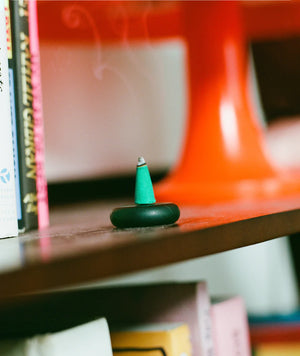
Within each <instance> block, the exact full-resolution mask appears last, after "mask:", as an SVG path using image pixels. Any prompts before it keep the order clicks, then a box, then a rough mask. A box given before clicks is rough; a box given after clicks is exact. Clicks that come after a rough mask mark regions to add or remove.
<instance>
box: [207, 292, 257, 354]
mask: <svg viewBox="0 0 300 356" xmlns="http://www.w3.org/2000/svg"><path fill="white" fill-rule="evenodd" d="M211 309H212V313H211V314H212V325H213V334H214V343H215V348H216V355H217V356H229V355H243V356H251V344H250V333H249V325H248V318H247V311H246V307H245V304H244V301H243V299H242V298H241V297H240V296H236V297H231V298H225V299H223V300H216V301H215V303H213V304H212V307H211Z"/></svg>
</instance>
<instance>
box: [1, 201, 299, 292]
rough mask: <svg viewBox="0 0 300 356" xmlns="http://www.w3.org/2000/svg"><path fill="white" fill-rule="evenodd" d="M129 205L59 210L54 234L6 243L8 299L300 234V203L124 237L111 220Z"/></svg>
mask: <svg viewBox="0 0 300 356" xmlns="http://www.w3.org/2000/svg"><path fill="white" fill-rule="evenodd" d="M124 204H125V202H99V203H88V204H87V203H84V204H78V205H73V206H64V207H57V208H54V209H52V211H51V228H49V229H47V230H44V231H40V232H38V231H35V232H31V233H28V234H24V235H22V236H20V237H18V238H11V239H4V240H1V241H0V251H1V255H2V256H5V257H6V258H5V259H3V258H1V260H2V265H0V295H1V297H2V298H3V299H5V298H6V297H9V296H13V295H18V294H20V293H34V292H37V291H46V290H47V289H51V288H58V287H66V286H71V285H74V284H77V283H84V282H93V281H99V280H103V279H104V278H109V277H113V276H120V275H122V274H126V273H129V272H134V271H140V270H144V269H147V268H152V267H158V266H163V265H167V264H171V263H175V262H180V261H184V260H188V259H193V258H196V257H201V256H206V255H209V254H214V253H217V252H222V251H226V250H231V249H234V248H238V247H243V246H247V245H251V244H255V243H259V242H263V241H266V240H269V239H272V238H276V237H280V236H285V235H289V234H293V233H296V232H299V231H300V196H298V197H293V198H283V199H279V200H268V201H256V202H255V201H251V202H238V203H232V204H219V205H212V206H197V207H196V206H194V207H181V217H180V219H179V221H178V224H177V225H175V226H169V227H165V226H162V227H156V228H143V229H128V230H117V229H114V228H113V227H112V225H111V224H110V221H109V215H110V212H111V210H112V209H113V207H116V206H120V205H124ZM3 260H7V261H8V262H7V263H4V262H3Z"/></svg>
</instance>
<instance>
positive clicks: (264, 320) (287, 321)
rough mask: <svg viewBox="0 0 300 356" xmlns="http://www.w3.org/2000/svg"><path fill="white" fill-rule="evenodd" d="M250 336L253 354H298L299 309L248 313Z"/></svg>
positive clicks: (277, 355) (299, 342) (299, 340)
mask: <svg viewBox="0 0 300 356" xmlns="http://www.w3.org/2000/svg"><path fill="white" fill-rule="evenodd" d="M249 324H250V337H251V345H252V347H253V351H254V355H258V356H270V355H272V356H273V355H274V356H281V355H284V356H298V355H300V311H299V310H295V311H293V312H291V313H281V314H268V315H250V316H249Z"/></svg>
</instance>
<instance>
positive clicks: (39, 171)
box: [28, 0, 49, 229]
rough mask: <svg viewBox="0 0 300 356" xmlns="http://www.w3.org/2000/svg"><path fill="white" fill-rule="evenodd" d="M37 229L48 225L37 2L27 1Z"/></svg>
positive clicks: (35, 0) (34, 0) (33, 0)
mask: <svg viewBox="0 0 300 356" xmlns="http://www.w3.org/2000/svg"><path fill="white" fill-rule="evenodd" d="M28 11H29V37H30V52H31V71H32V74H31V75H32V93H33V111H34V133H35V147H36V185H37V199H38V202H37V206H38V226H39V229H42V228H45V227H47V226H48V225H49V205H48V189H47V178H46V173H45V141H44V122H43V105H42V87H41V68H40V47H39V34H38V18H37V0H29V1H28Z"/></svg>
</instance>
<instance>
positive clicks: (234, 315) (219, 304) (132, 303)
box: [0, 281, 251, 356]
mask: <svg viewBox="0 0 300 356" xmlns="http://www.w3.org/2000/svg"><path fill="white" fill-rule="evenodd" d="M52 297H53V296H52ZM56 297H57V298H54V299H55V301H54V302H53V298H51V299H50V300H49V301H48V302H46V303H45V300H44V299H43V297H41V298H42V300H34V301H32V300H31V301H30V303H32V308H29V309H28V310H27V312H28V313H26V312H25V313H24V312H22V310H21V309H18V318H19V320H22V324H23V329H24V328H25V329H26V330H25V332H26V333H27V334H28V335H29V336H28V337H25V338H24V337H23V336H22V337H18V338H15V336H16V335H18V336H19V335H21V334H22V330H21V325H16V324H15V323H13V324H12V323H11V321H10V320H8V321H7V323H6V320H5V317H4V316H3V313H2V314H1V320H2V321H3V323H4V324H3V332H2V334H3V333H5V334H6V335H8V334H10V338H11V337H12V336H13V337H14V338H13V339H10V340H5V341H2V342H0V354H1V355H4V356H13V355H20V356H23V355H26V356H35V355H47V356H60V355H75V356H81V355H82V356H84V355H89V356H93V355H95V356H96V355H103V356H110V355H112V354H113V355H114V356H118V355H124V356H229V355H243V356H250V355H251V347H250V334H249V327H248V319H247V314H246V309H245V305H244V303H243V300H242V298H240V297H239V296H235V297H230V298H222V299H218V300H213V299H211V298H210V297H209V293H208V289H207V284H206V282H205V281H201V282H189V283H186V282H185V283H163V284H153V285H136V286H122V287H113V288H102V289H99V290H91V291H89V290H87V291H85V290H81V291H75V292H74V291H73V292H61V293H58V294H57V295H56ZM23 302H24V301H23ZM25 304H26V303H25ZM23 305H24V303H23ZM91 311H92V313H91ZM84 314H85V317H86V320H88V322H87V323H86V324H84V322H83V320H82V316H83V315H84ZM7 315H8V316H9V318H10V319H11V313H10V312H9V313H8V314H7ZM33 315H35V317H33ZM53 315H59V319H57V318H53ZM76 318H77V321H76ZM94 318H96V320H94V321H92V322H91V321H90V320H91V319H94ZM79 320H80V321H79ZM47 324H48V330H47ZM78 324H79V326H76V325H78ZM100 324H101V330H100ZM73 325H75V327H74V326H73ZM28 326H29V327H28ZM70 326H72V327H70ZM8 331H10V332H8ZM47 331H49V332H47ZM23 332H24V330H23ZM108 335H109V337H108ZM4 350H5V352H6V353H5V352H4ZM15 350H21V351H22V352H21V351H20V352H19V353H13V351H15ZM24 350H27V353H26V352H25V351H24ZM28 350H29V351H28ZM36 350H39V352H37V351H36ZM99 350H102V352H101V353H100V351H99ZM104 350H106V351H104ZM15 352H16V351H15ZM97 352H98V353H97Z"/></svg>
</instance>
